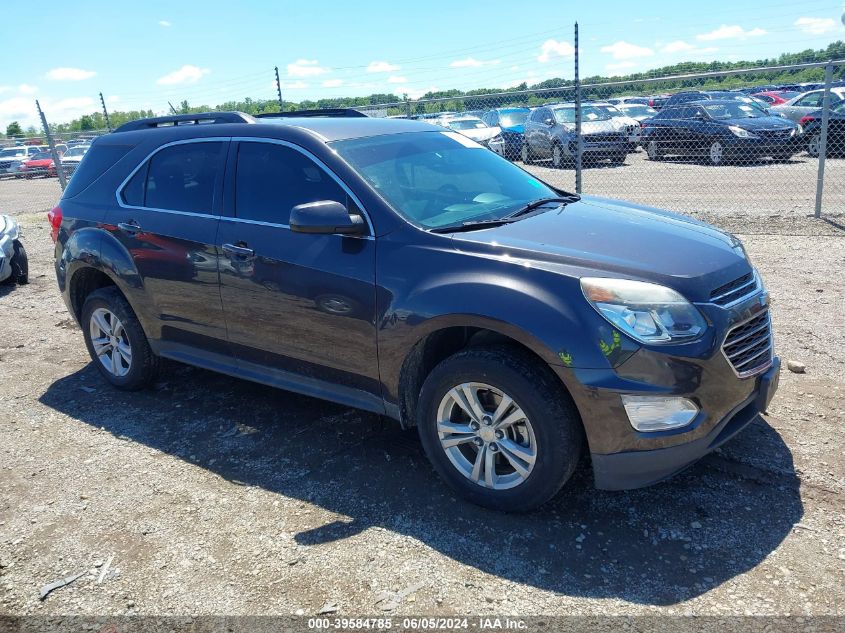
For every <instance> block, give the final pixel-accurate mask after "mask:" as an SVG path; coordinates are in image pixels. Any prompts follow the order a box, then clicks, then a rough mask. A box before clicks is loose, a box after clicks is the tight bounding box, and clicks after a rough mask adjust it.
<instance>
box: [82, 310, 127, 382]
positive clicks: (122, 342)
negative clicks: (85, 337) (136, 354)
mask: <svg viewBox="0 0 845 633" xmlns="http://www.w3.org/2000/svg"><path fill="white" fill-rule="evenodd" d="M89 329H90V332H91V344H92V345H93V347H94V353H95V354H96V355H97V358H98V359H99V360H100V363H102V365H103V367H105V368H106V370H107V371H108V372H109V373H110V374H112V375H114V376H118V377H122V376H125V375H126V374H128V373H129V370H130V368H131V367H132V346H131V344H130V343H129V337H128V336H127V334H126V330H125V329H124V328H123V324H122V323H121V322H120V319H118V318H117V316H116V315H115V314H114V313H113V312H110V311H109V310H106V309H105V308H97V309H96V310H94V312H92V313H91V320H90V322H89Z"/></svg>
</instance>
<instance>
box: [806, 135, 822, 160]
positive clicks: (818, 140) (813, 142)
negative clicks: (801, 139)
mask: <svg viewBox="0 0 845 633" xmlns="http://www.w3.org/2000/svg"><path fill="white" fill-rule="evenodd" d="M821 148H822V135H821V134H820V133H819V132H816V133H815V134H813V135H812V136H811V137H810V140H809V141H807V153H808V154H809V155H810V156H812V157H813V158H818V157H819V154H821V151H822V149H821Z"/></svg>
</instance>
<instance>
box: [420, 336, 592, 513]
mask: <svg viewBox="0 0 845 633" xmlns="http://www.w3.org/2000/svg"><path fill="white" fill-rule="evenodd" d="M418 411H419V416H418V420H417V424H418V430H419V434H420V439H421V441H422V445H423V448H424V449H425V452H426V455H427V456H428V458H429V460H431V463H432V464H433V466H434V468H435V470H436V471H437V472H438V474H439V475H440V476H441V477H442V478H443V479H444V480H445V481H446V483H447V484H449V485H450V486H451V487H452V488H454V489H455V490H456V491H457V492H458V493H460V494H461V495H462V496H463V497H465V498H466V499H468V500H469V501H471V502H473V503H475V504H478V505H480V506H484V507H487V508H493V509H496V510H504V511H508V512H526V511H529V510H533V509H535V508H537V507H538V506H540V505H542V504H543V503H545V502H546V501H548V500H549V499H551V498H552V497H553V496H554V495H555V494H556V493H557V492H558V491H559V490H560V488H561V487H562V486H563V485H564V484H565V483H566V481H567V480H568V479H569V478H570V476H571V475H572V473H573V472H574V470H575V467H576V465H577V463H578V458H579V456H580V452H581V446H582V436H583V434H582V428H581V422H580V418H579V416H578V412H577V411H576V409H575V406H574V405H573V404H572V402H571V400H570V399H569V398H568V395H567V394H565V393H564V391H563V386H562V385H561V384H560V383H559V382H558V380H557V378H556V377H555V376H554V375H553V374H552V373H551V371H550V370H549V369H548V368H547V367H543V366H542V365H541V364H540V363H539V362H538V361H536V360H535V359H533V358H531V357H529V356H528V355H526V354H525V353H523V352H521V351H520V350H517V349H511V348H507V347H502V348H472V349H468V350H465V351H462V352H459V353H457V354H455V355H454V356H451V357H450V358H447V359H446V360H444V361H443V362H441V363H440V364H439V365H438V366H437V367H435V368H434V370H433V371H432V372H431V374H429V376H428V378H427V379H426V381H425V383H424V384H423V388H422V391H421V392H420V401H419V407H418Z"/></svg>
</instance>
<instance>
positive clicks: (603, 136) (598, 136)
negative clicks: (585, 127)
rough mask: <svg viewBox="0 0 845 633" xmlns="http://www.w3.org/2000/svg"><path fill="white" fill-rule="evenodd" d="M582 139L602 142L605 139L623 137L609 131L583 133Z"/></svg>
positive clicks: (612, 139) (615, 139)
mask: <svg viewBox="0 0 845 633" xmlns="http://www.w3.org/2000/svg"><path fill="white" fill-rule="evenodd" d="M584 140H585V141H586V142H587V143H603V142H607V141H621V140H623V137H622V135H621V134H619V133H617V132H609V133H606V134H585V135H584Z"/></svg>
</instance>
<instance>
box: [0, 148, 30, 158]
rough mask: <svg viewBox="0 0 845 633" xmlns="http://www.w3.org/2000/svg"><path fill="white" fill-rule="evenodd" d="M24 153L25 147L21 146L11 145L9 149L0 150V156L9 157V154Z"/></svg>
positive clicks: (19, 154) (21, 154)
mask: <svg viewBox="0 0 845 633" xmlns="http://www.w3.org/2000/svg"><path fill="white" fill-rule="evenodd" d="M24 154H26V149H24V148H23V147H12V148H10V149H4V150H0V158H9V157H10V156H23V155H24Z"/></svg>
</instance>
